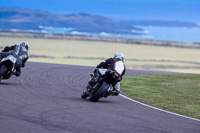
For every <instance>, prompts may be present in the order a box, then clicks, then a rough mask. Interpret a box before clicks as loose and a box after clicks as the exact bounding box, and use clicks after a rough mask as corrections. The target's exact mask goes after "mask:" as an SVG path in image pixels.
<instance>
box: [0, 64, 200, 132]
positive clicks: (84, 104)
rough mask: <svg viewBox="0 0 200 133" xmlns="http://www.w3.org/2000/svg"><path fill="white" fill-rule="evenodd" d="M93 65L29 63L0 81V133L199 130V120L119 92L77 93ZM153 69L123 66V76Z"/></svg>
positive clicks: (83, 87)
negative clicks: (91, 96)
mask: <svg viewBox="0 0 200 133" xmlns="http://www.w3.org/2000/svg"><path fill="white" fill-rule="evenodd" d="M93 69H94V68H92V67H81V66H72V65H56V64H45V63H27V66H26V68H24V69H22V75H21V76H20V77H19V78H16V77H14V76H13V77H12V78H11V79H9V80H6V81H2V82H0V133H89V132H91V133H200V122H199V121H195V120H190V119H186V118H183V117H179V116H175V115H171V114H168V113H165V112H161V111H158V110H154V109H151V108H148V107H145V106H142V105H140V104H137V103H134V102H132V101H129V100H127V99H125V98H123V97H121V96H117V97H108V98H106V99H101V100H100V101H99V102H96V103H93V102H90V101H89V100H83V99H81V98H80V96H81V93H82V91H83V90H84V89H85V86H86V84H87V81H88V79H89V74H90V73H91V72H92V71H93ZM147 73H155V72H147V71H146V72H145V71H130V70H129V71H127V75H133V74H147Z"/></svg>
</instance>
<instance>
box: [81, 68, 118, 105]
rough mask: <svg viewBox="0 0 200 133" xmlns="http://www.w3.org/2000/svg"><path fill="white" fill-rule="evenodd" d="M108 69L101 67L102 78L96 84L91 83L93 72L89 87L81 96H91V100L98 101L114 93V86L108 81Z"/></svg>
mask: <svg viewBox="0 0 200 133" xmlns="http://www.w3.org/2000/svg"><path fill="white" fill-rule="evenodd" d="M106 71H107V69H99V72H100V79H99V81H98V82H97V83H96V84H95V85H91V84H90V83H89V82H90V80H92V78H93V74H91V75H90V76H91V79H90V80H89V82H88V85H87V87H86V88H87V89H86V90H85V91H83V93H82V95H81V97H82V99H86V98H87V97H89V98H90V101H92V102H97V101H98V100H99V99H100V98H107V97H108V96H110V95H113V90H114V88H113V86H112V84H109V83H108V82H106V81H105V80H104V79H105V73H106Z"/></svg>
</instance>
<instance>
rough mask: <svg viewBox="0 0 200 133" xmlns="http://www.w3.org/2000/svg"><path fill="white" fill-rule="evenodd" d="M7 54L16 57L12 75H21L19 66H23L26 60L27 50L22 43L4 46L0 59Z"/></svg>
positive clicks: (27, 56)
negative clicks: (14, 69) (14, 70)
mask: <svg viewBox="0 0 200 133" xmlns="http://www.w3.org/2000/svg"><path fill="white" fill-rule="evenodd" d="M8 55H13V56H14V57H15V58H16V59H17V63H16V66H15V67H16V72H15V74H14V75H16V76H20V75H21V67H24V66H25V63H26V61H27V60H28V58H29V55H28V50H27V49H26V48H25V47H24V46H23V45H12V46H6V47H5V48H4V49H3V50H2V52H1V53H0V60H2V59H3V58H4V57H7V56H8Z"/></svg>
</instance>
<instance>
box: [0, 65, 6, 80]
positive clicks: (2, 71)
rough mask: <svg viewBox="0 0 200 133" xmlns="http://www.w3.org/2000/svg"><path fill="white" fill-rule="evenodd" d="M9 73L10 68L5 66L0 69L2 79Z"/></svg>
mask: <svg viewBox="0 0 200 133" xmlns="http://www.w3.org/2000/svg"><path fill="white" fill-rule="evenodd" d="M7 71H8V68H7V67H6V66H5V65H3V66H2V67H1V68H0V78H1V77H2V76H3V75H4V74H5V73H6V72H7Z"/></svg>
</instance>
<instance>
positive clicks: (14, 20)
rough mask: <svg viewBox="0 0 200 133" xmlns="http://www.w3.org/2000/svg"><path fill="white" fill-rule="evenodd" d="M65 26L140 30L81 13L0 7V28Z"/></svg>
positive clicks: (94, 30)
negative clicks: (58, 12) (62, 13)
mask: <svg viewBox="0 0 200 133" xmlns="http://www.w3.org/2000/svg"><path fill="white" fill-rule="evenodd" d="M50 26H51V27H65V28H68V29H69V30H70V31H71V32H73V31H78V32H90V33H101V32H105V33H113V34H139V33H133V32H131V30H136V31H142V29H140V28H136V27H134V26H133V25H131V24H124V23H120V22H117V21H115V20H113V19H110V18H106V17H102V16H95V15H90V14H86V13H81V14H67V15H60V14H53V13H49V12H43V11H38V10H30V9H22V8H8V7H6V8H0V29H1V30H11V29H20V30H36V31H37V30H42V29H43V28H44V27H50Z"/></svg>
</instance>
